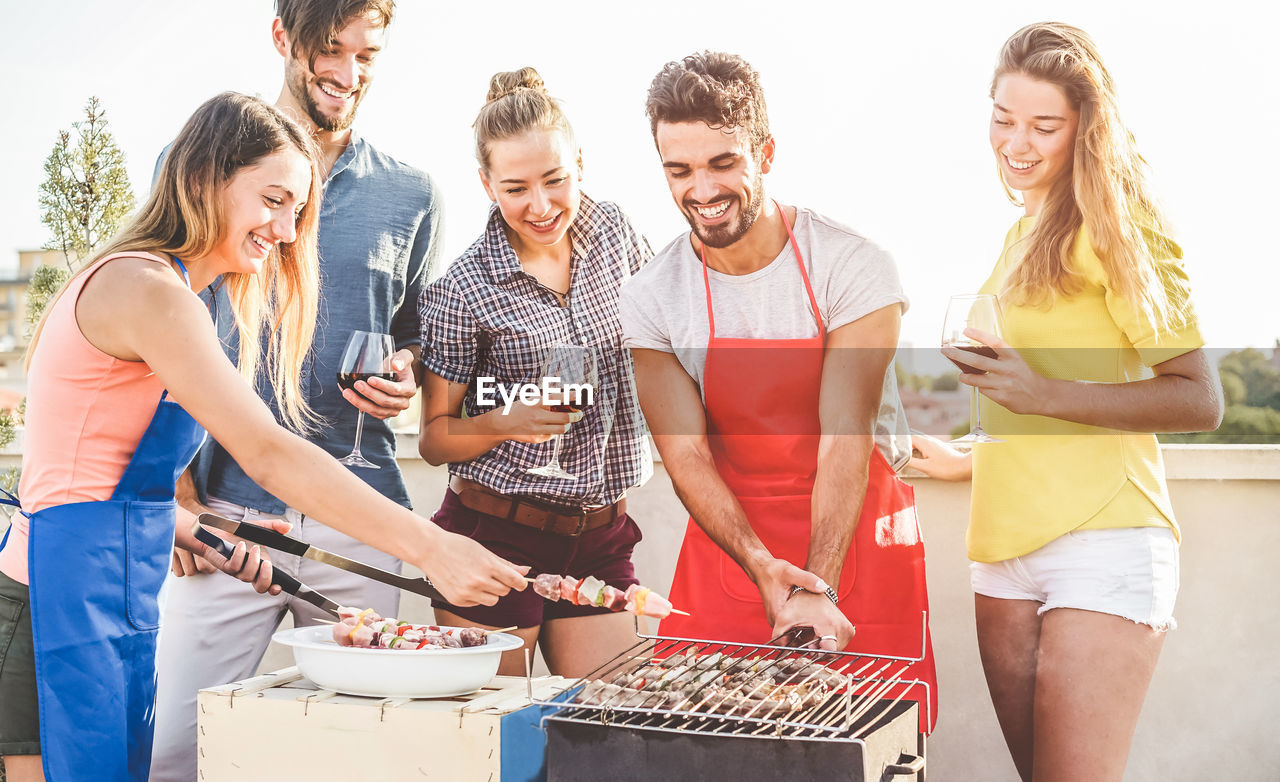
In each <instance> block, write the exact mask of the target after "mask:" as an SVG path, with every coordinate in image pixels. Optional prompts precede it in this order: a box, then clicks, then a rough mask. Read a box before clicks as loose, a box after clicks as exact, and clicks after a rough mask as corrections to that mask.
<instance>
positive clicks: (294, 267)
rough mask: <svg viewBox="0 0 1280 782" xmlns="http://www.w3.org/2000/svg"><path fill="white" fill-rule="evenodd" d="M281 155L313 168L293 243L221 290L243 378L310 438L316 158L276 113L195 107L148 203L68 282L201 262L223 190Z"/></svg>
mask: <svg viewBox="0 0 1280 782" xmlns="http://www.w3.org/2000/svg"><path fill="white" fill-rule="evenodd" d="M287 148H293V149H296V150H297V151H298V152H300V153H302V155H303V156H304V157H305V158H306V159H307V161H308V163H309V164H310V166H311V186H310V190H309V192H308V193H307V195H306V204H305V205H304V206H303V208H302V210H301V212H299V214H298V219H297V239H296V240H295V241H293V242H292V243H290V244H283V243H282V244H279V245H277V246H276V247H275V248H273V249H272V251H271V253H270V254H269V255H268V256H267V258H266V260H265V261H263V263H262V267H261V269H260V270H259V271H258V273H257V274H243V273H227V274H224V275H223V276H222V284H223V285H225V286H226V288H227V294H228V298H230V300H231V309H232V314H233V316H234V318H235V322H236V329H237V331H238V332H239V338H240V340H239V341H240V347H239V370H240V374H241V376H243V377H244V378H245V380H246V381H248V382H249V383H250V384H251V385H252V384H254V382H255V378H256V376H257V372H258V368H259V365H260V364H262V365H263V370H264V372H265V374H266V375H267V377H268V378H269V379H270V381H271V385H272V388H273V389H274V393H275V401H276V405H277V407H278V408H279V410H280V413H281V416H282V417H283V418H284V422H285V423H286V424H287V425H288V426H289V427H291V428H292V429H294V430H296V431H299V432H307V431H310V430H312V429H314V427H315V425H316V424H317V423H318V422H319V418H318V417H317V416H316V415H315V413H313V412H312V411H311V409H310V407H309V406H308V405H307V402H306V400H305V399H304V398H303V396H302V387H301V376H302V361H303V358H304V357H305V356H306V353H307V351H308V350H310V349H311V342H312V338H313V337H314V335H315V327H316V315H317V311H318V309H319V303H318V302H319V279H320V274H319V252H318V250H317V246H316V235H317V231H318V226H319V215H320V196H321V189H320V183H321V176H320V172H319V168H318V165H317V161H318V160H319V153H318V151H317V149H316V147H315V144H314V142H313V141H312V140H311V137H310V136H309V135H308V134H307V133H306V132H305V131H304V130H303V129H302V128H301V127H299V126H298V124H297V123H295V122H294V121H293V120H291V119H289V118H288V117H287V116H285V115H284V114H283V113H282V112H281V111H280V110H278V109H276V108H275V107H274V106H271V105H269V104H267V103H265V102H263V101H262V100H260V99H258V98H253V97H250V96H248V95H241V94H239V93H234V92H224V93H222V94H221V95H218V96H216V97H214V98H212V99H210V100H208V101H206V102H205V103H204V104H203V105H201V106H200V108H198V109H196V111H195V113H194V114H192V115H191V118H190V119H188V120H187V124H186V125H185V126H184V127H183V128H182V131H181V132H180V133H179V134H178V137H177V138H176V139H175V140H174V142H173V144H172V145H171V146H170V148H169V153H168V155H167V156H166V157H165V161H164V164H163V165H162V166H161V168H160V174H159V176H158V177H157V179H156V182H155V186H154V187H153V188H152V191H151V196H150V197H149V198H148V199H147V202H146V203H145V204H143V205H142V208H141V209H140V210H138V212H137V214H135V215H134V216H133V217H132V218H131V219H130V220H129V222H128V223H127V224H126V225H125V226H124V227H123V228H122V229H121V230H120V232H119V233H118V234H117V235H116V236H115V237H113V238H112V239H111V240H110V241H109V242H107V244H106V246H105V247H103V248H102V249H101V250H99V251H98V252H97V253H96V254H95V255H94V257H93V258H92V259H90V260H89V262H88V263H86V264H85V265H84V266H83V267H82V268H81V269H80V270H79V271H77V272H76V274H75V275H73V276H72V280H74V279H75V278H77V277H79V276H80V275H81V274H84V273H85V272H86V271H88V270H89V269H90V268H92V267H93V265H94V264H95V263H96V262H97V261H98V260H99V259H101V258H105V257H106V256H108V255H112V254H115V253H121V252H139V251H142V252H150V253H155V254H157V255H161V256H165V255H172V256H176V257H178V258H198V257H201V256H203V255H206V254H208V253H209V252H211V251H212V249H213V248H214V247H215V246H216V245H217V243H218V241H219V239H221V238H222V232H223V230H224V215H223V210H222V198H221V197H220V195H221V193H222V189H223V187H224V186H225V185H226V184H227V182H228V181H230V179H231V178H232V177H233V176H234V175H235V174H236V172H237V171H239V170H240V169H242V168H246V167H249V166H253V165H256V164H257V163H258V162H259V161H261V160H262V158H264V157H266V156H267V155H270V154H272V153H274V152H277V151H279V150H282V149H287ZM70 283H71V281H68V283H67V285H70ZM67 285H64V286H63V288H62V291H65V290H66V289H67ZM62 291H59V292H58V297H61V295H62ZM56 301H57V298H55V299H54V300H53V301H51V302H50V303H49V306H48V307H47V308H46V309H45V312H44V315H43V316H42V317H41V319H40V323H39V324H38V325H37V326H36V330H35V333H34V335H33V337H32V340H31V344H30V346H28V348H27V365H28V367H29V366H30V363H31V357H32V355H34V353H35V350H36V345H37V343H38V342H39V340H40V332H41V331H42V330H43V329H44V323H45V321H46V320H47V319H48V317H49V313H50V312H51V311H52V310H53V306H54V304H55V303H56ZM264 336H265V337H266V341H267V344H268V349H267V351H266V356H265V360H264V356H263V351H262V346H261V343H262V341H263V338H264Z"/></svg>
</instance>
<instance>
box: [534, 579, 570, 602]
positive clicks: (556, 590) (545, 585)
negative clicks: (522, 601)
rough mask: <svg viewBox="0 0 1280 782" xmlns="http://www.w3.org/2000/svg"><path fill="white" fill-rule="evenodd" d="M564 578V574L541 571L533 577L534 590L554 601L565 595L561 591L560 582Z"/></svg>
mask: <svg viewBox="0 0 1280 782" xmlns="http://www.w3.org/2000/svg"><path fill="white" fill-rule="evenodd" d="M563 580H564V577H563V576H558V575H556V574H555V573H539V574H538V577H537V578H535V579H533V591H534V592H536V593H538V594H539V595H541V596H542V597H545V598H546V599H547V600H550V601H551V602H553V603H554V602H556V601H558V600H559V599H560V598H561V597H563V595H562V594H561V593H560V582H561V581H563Z"/></svg>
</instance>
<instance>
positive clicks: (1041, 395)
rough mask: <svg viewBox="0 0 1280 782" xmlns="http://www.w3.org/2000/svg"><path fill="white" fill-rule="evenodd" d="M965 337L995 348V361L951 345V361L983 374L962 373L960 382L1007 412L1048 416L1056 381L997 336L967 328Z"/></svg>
mask: <svg viewBox="0 0 1280 782" xmlns="http://www.w3.org/2000/svg"><path fill="white" fill-rule="evenodd" d="M964 335H965V336H966V337H969V338H970V339H975V340H977V341H978V342H981V343H982V344H983V345H986V346H987V347H989V348H992V349H994V350H995V352H996V357H995V358H988V357H987V356H983V355H980V354H977V353H971V352H969V351H967V350H961V349H960V348H957V347H954V346H951V345H948V346H946V347H944V348H943V349H942V353H943V355H945V356H946V357H947V358H949V359H951V360H952V361H958V362H960V363H962V364H968V365H969V366H971V367H973V368H974V369H980V370H982V371H983V373H984V374H969V373H967V372H961V373H960V382H961V383H964V384H965V385H968V386H973V387H975V388H977V389H978V390H979V391H980V392H982V395H983V396H985V397H987V398H988V399H990V400H991V401H993V402H995V403H996V404H998V405H1000V406H1001V407H1003V408H1004V409H1006V410H1008V411H1009V412H1012V413H1017V414H1019V415H1047V414H1048V413H1047V412H1046V407H1047V404H1046V403H1047V401H1048V400H1049V399H1051V398H1052V388H1053V386H1054V385H1055V381H1053V380H1050V379H1049V378H1046V377H1044V376H1043V375H1041V374H1039V373H1037V372H1036V371H1035V370H1034V369H1032V368H1031V367H1029V366H1027V362H1026V361H1023V360H1022V356H1021V355H1020V354H1019V353H1018V351H1016V350H1014V349H1013V348H1011V347H1009V345H1008V344H1007V343H1005V341H1004V340H1002V339H1000V338H999V337H997V336H996V335H994V334H988V333H987V332H985V331H980V330H978V329H965V330H964Z"/></svg>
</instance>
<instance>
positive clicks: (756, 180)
mask: <svg viewBox="0 0 1280 782" xmlns="http://www.w3.org/2000/svg"><path fill="white" fill-rule="evenodd" d="M654 137H655V140H656V141H657V144H658V154H659V156H661V158H662V169H663V171H664V172H666V176H667V186H668V187H669V188H670V189H671V197H672V199H674V200H675V202H676V206H677V207H679V208H680V211H681V213H682V214H684V218H685V219H686V220H688V221H689V227H690V228H691V229H693V232H694V234H695V235H696V236H697V237H698V239H699V241H701V242H702V243H703V244H706V245H707V246H709V247H715V248H724V247H728V246H730V245H732V244H733V243H734V242H737V241H738V240H739V239H741V238H742V237H743V236H745V235H746V233H747V231H749V230H750V229H751V226H752V225H754V224H755V222H756V218H758V217H759V216H760V210H761V208H762V206H763V204H764V175H765V174H767V173H768V172H769V169H770V167H771V166H772V165H773V146H774V145H773V139H769V140H768V141H766V142H765V143H764V144H763V145H762V146H761V149H760V150H759V152H755V153H753V152H752V150H751V139H750V138H749V136H748V134H747V132H746V131H745V130H743V129H742V128H733V129H726V128H713V127H711V126H710V125H707V124H706V123H705V122H659V123H658V126H657V128H656V132H655V134H654Z"/></svg>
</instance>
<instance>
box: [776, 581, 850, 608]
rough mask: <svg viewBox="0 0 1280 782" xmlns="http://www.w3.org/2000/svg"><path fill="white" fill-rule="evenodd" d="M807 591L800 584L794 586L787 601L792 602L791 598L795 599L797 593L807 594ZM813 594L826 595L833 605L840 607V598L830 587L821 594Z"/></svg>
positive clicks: (816, 593) (817, 593)
mask: <svg viewBox="0 0 1280 782" xmlns="http://www.w3.org/2000/svg"><path fill="white" fill-rule="evenodd" d="M807 591H809V590H807V589H805V588H804V587H802V586H800V585H799V584H792V585H791V591H790V592H788V593H787V599H788V600H790V599H791V598H793V597H795V596H796V592H807ZM813 594H815V595H826V596H827V599H828V600H830V601H831V603H832V604H833V605H837V606H838V605H840V596H839V595H837V594H836V591H835V590H834V589H832V588H831V587H830V586H828V587H827V588H826V589H825V590H823V591H821V592H814V593H813Z"/></svg>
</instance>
